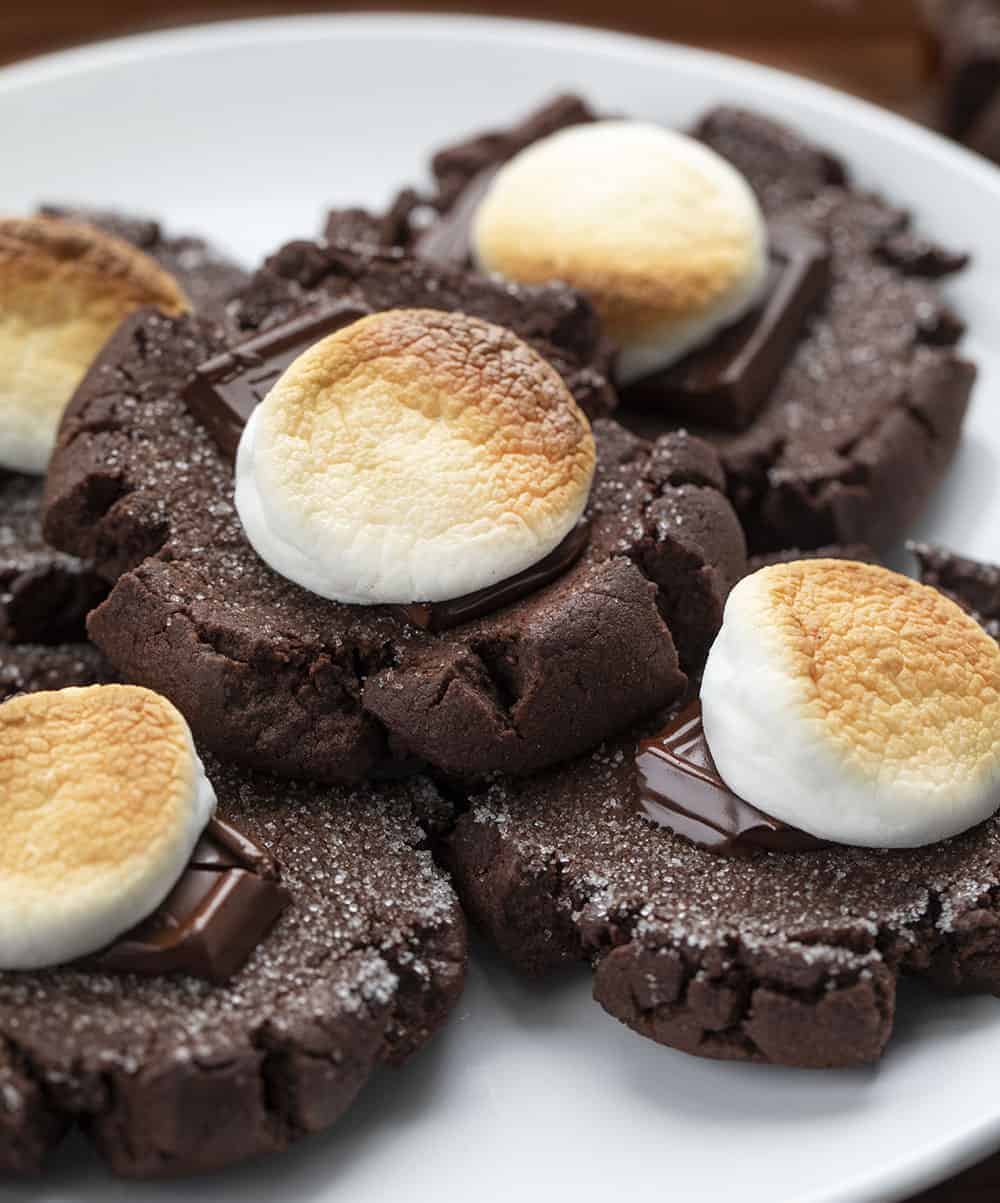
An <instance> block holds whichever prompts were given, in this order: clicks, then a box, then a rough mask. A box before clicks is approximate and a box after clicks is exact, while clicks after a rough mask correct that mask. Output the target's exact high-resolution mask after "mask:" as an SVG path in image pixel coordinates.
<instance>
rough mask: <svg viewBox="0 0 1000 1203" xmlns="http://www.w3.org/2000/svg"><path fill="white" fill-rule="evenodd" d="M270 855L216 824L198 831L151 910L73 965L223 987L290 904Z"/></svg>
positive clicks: (233, 830) (217, 821) (221, 822)
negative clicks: (183, 863) (176, 976)
mask: <svg viewBox="0 0 1000 1203" xmlns="http://www.w3.org/2000/svg"><path fill="white" fill-rule="evenodd" d="M278 877H279V874H278V866H277V864H276V863H275V861H274V858H273V857H272V856H271V855H270V854H269V853H268V852H267V851H266V850H265V849H263V848H261V847H260V845H259V844H256V843H255V842H254V841H253V840H252V839H250V837H249V836H247V835H244V834H243V833H242V832H241V831H237V829H236V828H235V827H231V826H230V825H229V824H228V823H226V822H225V821H224V820H222V819H218V818H215V819H212V820H211V822H210V823H209V824H208V826H207V827H206V828H205V830H204V832H203V833H202V836H201V839H200V840H199V841H198V843H197V845H196V847H195V849H194V851H193V852H192V854H191V859H190V861H189V862H188V866H187V868H186V869H185V870H184V872H183V873H182V874H181V876H180V878H179V879H178V880H177V883H176V885H175V886H174V888H173V889H172V890H171V891H170V893H169V894H168V895H167V897H166V898H165V899H164V900H163V902H162V903H160V905H159V906H158V907H157V909H156V910H155V911H154V912H153V913H152V914H151V915H149V916H148V917H147V918H146V919H143V921H142V922H141V923H139V924H138V925H137V926H136V927H134V928H132V930H131V931H129V932H126V933H125V934H124V935H123V936H119V937H118V939H117V940H115V942H114V943H113V944H110V945H109V946H108V947H107V948H105V949H103V950H102V951H101V952H98V953H94V954H93V955H92V956H89V957H86V958H85V959H84V960H83V961H81V962H79V963H78V964H79V967H80V968H82V969H97V970H104V971H110V972H113V973H143V974H159V973H188V974H191V975H192V976H193V977H200V978H205V979H206V980H207V981H210V982H225V981H227V980H228V979H229V978H231V977H232V976H233V974H234V973H236V972H237V970H239V969H241V968H242V967H243V965H245V964H246V962H247V960H248V958H249V956H250V954H251V952H253V950H254V949H255V948H256V947H257V945H258V944H259V943H260V941H261V940H262V939H263V938H264V936H266V935H267V933H268V932H269V931H270V929H271V927H272V925H273V924H274V922H275V920H276V919H277V918H278V916H279V915H280V914H281V912H282V911H283V910H284V909H285V907H286V906H288V904H289V902H290V901H291V895H290V894H289V893H288V891H287V890H286V889H285V888H284V887H283V886H282V885H281V884H280V883H279V880H278Z"/></svg>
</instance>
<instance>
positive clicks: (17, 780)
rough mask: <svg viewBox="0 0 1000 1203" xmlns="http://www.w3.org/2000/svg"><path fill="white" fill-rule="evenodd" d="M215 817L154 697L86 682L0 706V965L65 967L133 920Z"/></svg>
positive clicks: (172, 721) (182, 739)
mask: <svg viewBox="0 0 1000 1203" xmlns="http://www.w3.org/2000/svg"><path fill="white" fill-rule="evenodd" d="M214 809H215V793H214V791H213V789H212V786H211V784H210V782H209V781H208V779H207V778H206V776H205V771H204V768H203V767H202V763H201V761H200V760H199V758H198V755H197V753H196V751H195V748H194V744H193V742H192V740H191V732H190V731H189V730H188V726H187V723H186V722H185V721H184V719H183V718H182V717H181V715H180V714H179V713H178V711H177V710H175V709H174V707H173V706H172V705H171V704H170V703H169V702H168V701H167V700H166V699H165V698H162V697H160V696H159V695H158V694H155V693H151V692H150V691H149V690H146V689H139V688H137V687H135V686H130V685H93V686H89V687H88V688H86V689H63V690H59V691H56V692H52V693H35V694H23V695H21V696H20V697H16V698H14V699H13V700H11V701H9V702H6V703H5V704H4V705H3V706H0V825H2V831H3V837H2V839H0V969H38V968H41V967H42V966H46V965H60V964H64V963H65V962H67V961H71V960H73V959H75V958H76V957H80V956H84V955H85V954H87V953H91V952H95V951H97V949H99V948H103V947H104V946H105V945H106V944H108V943H110V942H111V941H112V940H114V939H115V938H116V937H117V936H119V935H121V934H122V933H123V932H125V931H127V930H128V929H129V928H131V927H133V926H134V925H135V924H136V923H138V922H139V921H140V920H141V919H144V918H145V917H146V916H147V915H149V914H150V913H151V912H152V911H154V910H155V909H156V908H157V906H159V904H160V903H161V902H162V901H163V899H164V898H165V897H166V896H167V894H168V893H169V892H170V889H171V887H172V886H173V885H174V883H175V882H176V881H177V879H178V877H179V876H180V875H181V873H182V872H183V870H184V867H185V865H186V864H187V862H188V859H189V858H190V856H191V852H192V849H193V848H194V846H195V844H196V843H197V840H198V837H199V835H200V834H201V832H202V830H203V828H204V827H205V825H206V823H207V822H208V820H209V819H210V818H211V816H212V812H213V811H214Z"/></svg>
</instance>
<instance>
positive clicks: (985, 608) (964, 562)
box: [910, 543, 1000, 639]
mask: <svg viewBox="0 0 1000 1203" xmlns="http://www.w3.org/2000/svg"><path fill="white" fill-rule="evenodd" d="M910 550H911V551H912V552H913V554H914V555H915V556H916V557H917V564H918V567H919V570H920V579H921V580H922V581H923V582H924V584H925V585H934V586H935V587H936V588H938V589H940V590H941V591H942V592H943V593H947V594H948V596H949V597H953V598H954V599H955V600H956V601H957V602H958V603H959V604H960V605H963V606H965V608H966V609H967V610H970V611H971V612H972V613H973V615H974V616H975V617H976V618H977V619H978V620H979V622H981V623H982V625H983V626H984V627H985V628H986V630H987V631H989V633H990V634H991V635H992V636H993V638H994V639H1000V565H997V564H986V563H983V562H982V561H981V560H970V559H969V558H968V557H967V556H960V555H958V554H957V553H956V552H953V551H949V550H948V549H947V548H944V547H930V546H928V545H927V544H926V543H914V544H911V545H910Z"/></svg>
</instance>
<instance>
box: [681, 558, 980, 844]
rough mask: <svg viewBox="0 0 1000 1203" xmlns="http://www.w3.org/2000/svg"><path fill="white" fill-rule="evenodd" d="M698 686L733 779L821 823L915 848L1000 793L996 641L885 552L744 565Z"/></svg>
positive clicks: (745, 791) (758, 802) (819, 832)
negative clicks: (864, 560)
mask: <svg viewBox="0 0 1000 1203" xmlns="http://www.w3.org/2000/svg"><path fill="white" fill-rule="evenodd" d="M701 700H702V711H703V718H704V726H705V734H706V737H707V739H708V744H709V747H710V748H711V751H712V756H713V758H714V759H715V762H716V766H717V768H718V770H719V772H720V774H721V775H722V777H723V779H724V780H725V781H726V783H727V784H728V785H729V786H730V788H731V789H732V790H733V791H734V792H735V793H737V794H739V795H740V796H741V797H743V798H745V799H746V800H747V801H748V802H751V803H753V804H754V805H755V806H757V807H759V808H760V809H761V810H763V811H766V812H767V813H768V814H770V815H772V816H773V817H775V818H777V819H781V820H782V821H784V822H786V823H790V824H792V825H794V826H796V827H799V828H801V829H802V830H803V831H807V832H809V833H810V834H812V835H816V836H819V837H820V838H823V839H827V840H833V841H837V842H839V843H846V844H857V845H862V846H866V847H890V848H903V847H916V846H918V845H922V844H929V843H932V842H933V841H935V840H940V839H945V838H947V837H949V836H953V835H957V834H958V833H959V832H962V831H965V830H967V829H968V828H969V827H972V826H974V825H975V824H976V823H979V822H982V821H983V820H984V819H986V818H988V817H989V816H990V815H991V814H993V812H994V811H995V810H996V809H997V807H998V806H1000V647H998V645H997V643H996V641H995V640H993V639H991V638H990V637H989V636H988V635H987V634H986V632H985V631H983V629H982V628H981V627H980V626H979V624H978V623H976V622H975V621H974V619H972V618H971V617H970V616H969V615H968V614H966V613H965V612H964V611H963V610H962V609H961V608H960V607H959V606H958V605H956V604H955V603H954V602H953V601H951V600H950V599H948V598H946V597H945V596H943V595H942V594H941V593H939V592H938V591H937V590H936V589H932V588H929V587H928V586H926V585H921V584H919V583H918V582H916V581H913V580H910V579H909V578H908V577H904V576H900V575H898V574H897V573H894V572H890V571H888V570H887V569H885V568H881V567H878V566H877V565H873V564H860V563H854V562H851V561H841V560H799V561H795V562H793V563H790V564H780V565H776V566H774V567H770V568H764V569H761V570H760V571H759V572H756V573H754V574H753V575H751V576H749V577H746V578H745V579H744V580H743V581H741V582H740V583H739V584H738V585H737V586H736V588H735V589H734V590H733V592H732V593H731V594H730V596H729V600H728V602H727V604H726V610H725V618H724V621H723V625H722V630H721V631H720V633H719V636H718V638H717V639H716V641H715V643H714V645H713V646H712V649H711V652H710V654H709V657H708V663H707V665H706V668H705V675H704V679H703V682H702V695H701Z"/></svg>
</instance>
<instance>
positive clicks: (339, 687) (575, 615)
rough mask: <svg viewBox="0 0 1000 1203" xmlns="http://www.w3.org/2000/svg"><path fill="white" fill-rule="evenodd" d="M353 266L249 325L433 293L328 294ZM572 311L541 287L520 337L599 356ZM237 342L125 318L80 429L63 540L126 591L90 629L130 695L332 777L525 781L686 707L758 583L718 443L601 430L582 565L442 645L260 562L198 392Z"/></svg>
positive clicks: (257, 308)
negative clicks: (313, 294)
mask: <svg viewBox="0 0 1000 1203" xmlns="http://www.w3.org/2000/svg"><path fill="white" fill-rule="evenodd" d="M351 255H353V252H352V253H351ZM342 261H343V260H342V258H341V254H340V252H339V251H337V250H332V251H331V250H327V249H324V248H318V247H313V246H309V245H308V244H302V245H298V246H294V247H292V248H287V249H286V250H285V251H284V252H281V253H280V254H279V256H278V257H277V259H276V260H275V261H272V264H271V266H270V267H269V268H268V269H266V271H265V272H264V273H262V275H261V276H260V277H259V278H258V281H257V284H256V286H255V287H254V288H251V290H250V292H249V293H248V295H247V297H246V298H245V299H244V302H243V306H242V310H241V312H242V313H243V314H244V315H245V318H246V320H247V321H249V318H250V315H251V313H253V314H255V315H258V316H257V317H256V320H258V321H259V322H260V323H261V324H264V323H265V322H266V321H267V320H268V315H271V314H282V313H283V312H285V310H283V309H282V305H284V306H286V309H287V310H290V308H291V298H292V297H293V296H294V295H296V294H297V293H300V292H301V289H302V287H309V288H317V289H318V288H320V287H321V286H323V287H325V286H329V287H330V288H331V289H333V288H335V287H340V286H341V285H343V286H344V287H346V288H347V289H348V291H353V290H354V289H355V288H357V289H359V290H361V291H362V292H363V293H364V297H365V299H366V300H369V301H371V300H374V298H375V297H376V296H378V297H379V299H380V300H381V302H382V303H383V304H384V305H386V306H387V307H393V306H394V302H393V296H397V297H398V300H397V301H396V304H413V303H416V302H417V298H415V297H414V296H413V294H412V292H410V291H404V290H408V289H409V288H410V285H411V283H412V281H413V280H415V279H416V280H418V281H422V282H423V286H424V287H427V288H430V285H429V281H431V280H433V279H434V278H435V277H434V276H433V275H432V274H431V271H430V269H428V268H426V267H424V266H420V267H414V265H413V264H412V263H410V262H408V261H404V260H402V259H399V258H398V257H397V258H389V259H381V258H380V259H378V261H377V265H376V266H377V270H376V269H373V273H372V275H371V277H368V276H364V277H363V278H362V279H361V280H360V281H359V282H357V283H356V284H354V283H352V282H351V279H350V278H349V277H347V278H345V277H342V276H340V275H336V274H335V275H334V276H333V277H331V278H330V279H329V280H328V281H327V280H326V279H325V277H324V275H323V273H324V272H325V271H326V270H327V269H328V268H329V266H330V265H331V264H339V263H341V262H342ZM347 261H348V262H351V263H356V262H358V259H357V258H356V257H353V258H350V259H348V260H347ZM310 265H312V266H310ZM286 268H288V269H289V270H284V269H286ZM292 268H294V269H295V270H294V271H293V270H291V269H292ZM393 272H396V273H397V274H398V288H399V291H398V292H397V293H393V292H392V286H393V285H392V282H393V280H394V279H395V278H396V277H395V276H393V274H392V273H393ZM300 277H301V278H304V281H305V284H303V285H301V286H300V285H296V283H295V281H296V279H298V278H300ZM440 281H441V289H440V291H437V292H435V291H434V290H433V289H430V292H431V295H433V296H435V297H437V298H438V299H439V300H442V301H443V300H444V297H445V296H446V295H447V294H446V287H445V285H446V284H447V285H448V287H452V286H454V287H456V288H457V287H459V286H460V281H458V279H457V277H456V276H455V275H454V274H452V275H450V276H442V277H440ZM449 282H450V283H449ZM463 288H464V286H463ZM376 290H381V291H376ZM566 292H567V290H540V291H539V293H538V295H539V296H541V297H542V298H546V297H547V298H551V299H552V301H553V307H552V308H549V309H546V308H545V306H544V305H542V306H541V307H540V308H539V310H538V311H537V313H536V311H535V310H534V309H531V308H530V307H526V308H525V314H524V316H523V317H522V318H520V319H519V320H520V321H521V323H522V326H529V327H532V328H534V329H538V328H539V327H538V326H532V323H536V322H537V323H540V324H541V327H543V328H544V330H545V332H546V336H545V339H544V340H542V341H543V342H551V345H558V346H559V347H561V348H562V351H563V352H565V355H566V357H567V358H568V357H569V356H571V355H572V354H573V351H572V348H573V347H574V346H577V345H579V341H580V339H581V338H584V337H586V338H589V335H581V334H580V332H579V330H578V329H577V320H578V319H579V317H580V315H583V316H584V318H585V319H586V321H587V322H588V323H589V322H590V318H589V316H588V312H587V309H586V306H584V305H582V303H580V302H578V301H574V300H572V299H571V298H570V297H568V296H567V295H566ZM463 296H464V298H465V300H464V302H462V297H463ZM517 296H518V294H517V293H516V292H511V291H510V290H507V289H501V290H497V289H496V288H494V287H493V286H489V285H487V284H486V283H485V282H483V281H482V280H480V279H478V278H470V279H469V281H468V284H467V290H465V291H463V293H462V294H461V295H460V296H458V297H456V298H455V303H456V304H458V303H460V302H461V303H465V304H468V305H469V306H470V307H471V306H473V305H474V304H477V303H480V304H481V303H484V302H483V298H484V297H489V298H491V299H492V300H491V303H492V301H496V304H497V305H501V303H502V305H505V306H507V310H506V312H508V313H509V314H510V316H511V320H514V319H515V318H516V315H517V311H518V305H517V300H516V298H517ZM282 298H284V301H283V300H282ZM500 298H503V299H502V302H501V299H500ZM554 315H559V316H558V319H557V317H556V316H554ZM494 316H501V315H500V314H499V313H495V314H494ZM221 347H222V344H221V342H220V341H219V340H218V339H217V338H216V337H215V336H214V335H212V334H211V333H209V332H207V331H206V330H205V329H204V328H203V327H201V326H199V325H198V324H197V323H196V322H193V321H191V320H189V319H179V320H172V319H166V318H163V317H162V316H158V315H155V314H148V313H147V314H145V315H142V316H138V317H136V318H134V319H132V320H130V321H129V322H126V323H125V324H124V325H123V326H122V327H121V328H120V330H119V331H118V333H117V334H116V335H115V337H114V338H113V339H112V340H111V342H110V343H109V344H108V345H107V347H106V348H105V350H104V352H103V353H102V355H101V356H100V358H99V360H98V362H97V363H96V364H95V365H94V368H93V369H92V371H91V372H90V374H89V375H88V377H87V378H86V380H85V381H84V382H83V384H82V386H81V388H80V389H79V391H78V393H77V395H76V397H75V399H74V401H73V402H72V404H71V405H70V407H69V409H68V411H67V414H66V417H65V420H64V423H63V428H62V431H61V436H60V443H59V447H58V448H57V451H56V454H55V456H54V459H53V463H52V468H51V471H50V475H49V481H48V513H47V520H46V529H47V533H48V535H49V537H50V538H51V539H52V540H53V541H54V542H55V543H56V544H57V545H59V546H61V547H64V548H67V549H73V550H75V551H76V552H78V553H80V554H83V555H86V556H90V557H93V558H94V561H95V562H96V564H97V565H98V568H99V569H100V571H101V572H102V573H104V574H105V576H106V577H107V579H108V580H111V581H115V580H116V581H117V583H116V584H115V586H114V588H113V590H112V592H111V595H110V597H109V598H108V600H107V602H105V603H104V604H103V605H102V606H101V607H99V608H98V610H96V611H95V612H94V614H93V615H92V616H91V620H90V632H91V635H92V637H93V638H94V640H95V641H96V642H97V644H98V645H99V646H100V647H101V648H102V650H103V651H104V652H105V653H106V654H107V655H108V656H109V658H110V659H111V661H112V663H113V664H114V665H115V667H116V668H117V669H118V670H119V671H120V672H121V673H122V674H123V675H124V676H125V677H126V678H129V679H131V680H133V681H135V682H137V683H142V684H146V685H149V686H150V687H151V688H154V689H156V690H158V691H160V692H162V693H164V694H166V695H167V696H168V697H169V698H170V699H171V700H172V701H174V702H175V703H176V704H177V705H178V707H179V708H180V709H181V710H182V712H184V714H185V716H186V717H187V719H188V721H189V722H190V723H191V726H192V728H193V729H194V731H195V734H196V737H197V738H198V740H199V741H200V742H201V743H203V744H204V745H205V746H206V747H209V748H211V749H214V750H216V751H218V752H219V753H220V754H222V755H229V756H233V757H237V758H239V759H241V760H242V761H244V762H245V763H248V764H251V765H253V766H254V767H260V768H269V769H273V770H275V771H277V772H280V773H282V774H290V775H302V776H311V777H314V778H318V779H324V780H325V779H359V778H361V777H363V776H365V775H367V774H370V773H372V772H376V771H381V770H382V769H384V768H386V767H389V766H390V764H391V762H393V761H395V760H399V759H406V760H409V759H412V758H414V757H416V758H419V759H420V760H423V761H426V762H428V763H430V764H431V765H433V766H434V767H436V768H437V769H439V770H441V771H443V772H446V773H449V774H453V775H456V776H460V777H465V778H468V777H474V776H479V775H482V774H484V773H488V772H492V771H494V770H496V769H499V768H504V769H506V770H507V771H510V772H514V773H527V772H531V771H534V770H536V769H538V768H540V767H543V766H544V765H546V764H551V763H553V762H554V761H557V760H561V759H566V758H568V757H570V756H572V755H574V754H577V753H579V752H581V751H583V750H584V749H586V748H588V747H592V746H594V744H595V743H597V742H599V740H600V739H601V738H602V737H604V736H605V735H606V734H608V733H609V732H610V731H615V730H620V729H622V727H623V726H625V725H627V724H629V723H631V722H634V721H636V720H637V719H638V718H639V717H640V716H642V715H644V714H647V713H649V712H650V711H651V710H654V709H657V708H658V707H660V706H662V705H664V704H667V703H668V702H669V701H670V700H671V699H672V698H674V697H676V696H678V695H679V694H680V693H681V692H682V691H683V689H684V687H685V681H686V678H685V674H684V671H683V668H684V666H685V665H694V666H697V665H698V664H699V663H700V660H701V659H702V657H703V655H704V652H705V649H706V648H707V646H708V643H709V642H710V640H711V639H712V637H713V636H714V633H715V631H716V629H717V628H718V624H719V622H720V620H721V611H722V604H723V601H724V598H725V596H726V594H727V593H728V590H729V588H730V586H731V584H732V583H733V581H735V580H736V579H738V577H739V576H741V575H742V574H743V572H744V569H745V550H744V542H743V536H742V533H741V532H740V529H739V525H738V523H737V521H736V519H735V516H734V514H733V512H732V510H731V508H730V506H729V504H728V502H727V501H726V499H725V497H724V495H723V493H722V492H721V487H722V483H723V478H722V473H721V469H720V467H719V463H718V459H717V457H716V456H715V454H714V453H713V452H712V451H711V449H710V448H708V447H707V446H705V445H704V444H702V443H699V442H698V441H697V440H695V439H690V438H688V437H687V436H685V435H680V434H675V435H671V436H669V437H667V438H664V439H662V440H659V441H658V442H656V443H654V444H650V443H646V442H643V441H642V440H640V439H638V438H636V437H635V436H633V435H631V434H629V433H627V432H626V431H625V430H624V429H622V428H621V427H619V426H617V425H616V424H614V423H612V422H597V423H596V425H595V433H596V437H597V442H598V446H599V466H598V471H597V476H596V480H595V484H594V487H593V489H592V493H591V500H590V504H589V507H588V514H587V517H588V520H589V523H590V528H589V529H590V534H589V540H588V543H587V546H586V548H585V549H584V550H583V551H582V554H580V555H579V558H578V559H576V560H575V562H574V563H573V564H572V565H571V566H570V567H568V568H567V569H566V571H565V572H564V573H563V574H562V575H561V576H560V577H559V578H558V579H557V580H555V581H553V582H551V583H549V584H546V585H544V586H543V587H541V588H538V589H536V590H535V591H534V592H533V593H531V594H530V595H529V596H527V597H524V598H523V599H521V600H519V601H516V602H515V603H514V604H507V605H504V606H502V607H501V608H497V609H494V610H493V611H492V612H491V613H488V614H485V615H481V616H478V617H476V618H474V619H473V620H472V621H468V622H464V623H463V624H462V625H459V626H456V627H453V628H450V629H444V630H437V631H435V630H434V629H424V627H423V625H422V623H421V619H420V617H419V616H414V615H412V614H409V613H407V612H405V611H401V610H400V608H399V607H391V606H365V607H358V606H343V605H338V604H335V603H332V602H328V601H325V600H323V599H321V598H320V597H318V596H316V595H315V594H312V593H308V592H306V591H305V590H303V589H301V588H299V587H297V586H295V585H293V584H292V583H291V582H289V581H288V580H286V579H284V578H282V577H279V576H278V575H276V574H275V573H273V572H272V571H271V570H270V569H268V568H267V566H266V565H265V564H264V563H263V562H262V561H261V560H260V559H258V558H257V556H256V555H255V554H254V552H253V551H252V549H251V548H250V546H249V544H248V543H247V541H246V538H245V536H244V533H243V529H242V527H241V525H240V522H239V520H238V518H237V516H236V513H235V511H234V508H233V504H232V489H233V482H232V469H231V467H230V465H229V463H228V462H227V461H226V459H225V458H224V456H223V455H222V453H221V452H220V450H219V448H218V446H217V444H216V443H215V442H214V440H213V439H212V437H211V436H210V435H209V434H208V433H207V432H206V430H205V429H204V428H202V427H201V425H200V424H199V423H198V422H197V421H196V420H195V419H194V418H193V417H192V415H191V414H190V412H189V411H188V409H187V407H186V405H185V403H184V401H183V400H182V398H181V395H180V394H181V391H182V390H183V388H184V387H185V385H186V384H187V381H188V379H189V377H190V376H191V373H192V372H193V370H194V369H195V368H196V367H197V366H198V365H199V363H201V362H202V361H204V360H206V359H208V358H209V357H210V356H211V355H212V354H213V353H214V352H216V351H218V350H220V349H221ZM560 353H561V352H560ZM553 354H554V355H556V354H557V353H555V352H554V353H553ZM577 362H579V361H578V360H577ZM586 371H587V372H589V371H590V369H586ZM581 387H582V389H583V394H584V396H589V395H591V390H590V386H589V385H588V384H586V383H585V384H584V385H582V386H581ZM598 391H599V390H598ZM431 625H432V627H433V624H431Z"/></svg>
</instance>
